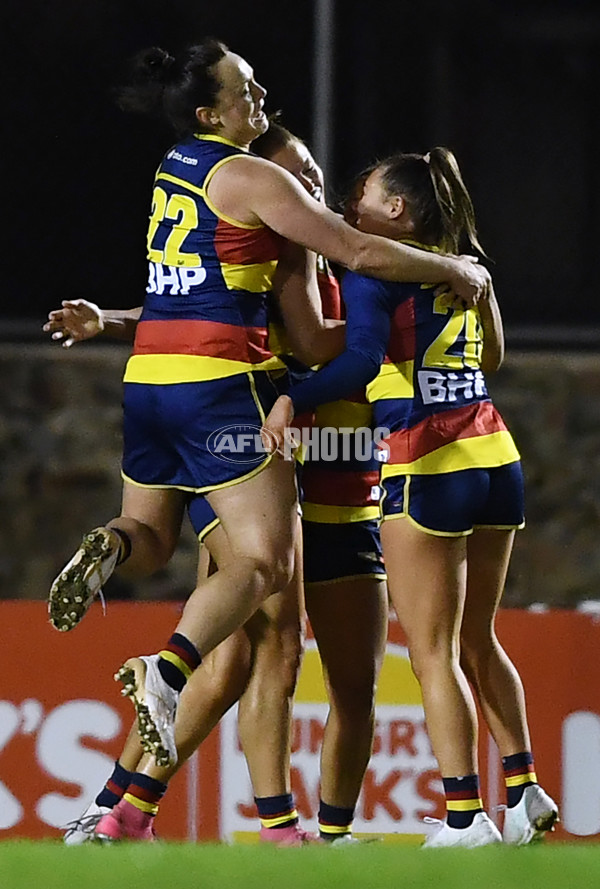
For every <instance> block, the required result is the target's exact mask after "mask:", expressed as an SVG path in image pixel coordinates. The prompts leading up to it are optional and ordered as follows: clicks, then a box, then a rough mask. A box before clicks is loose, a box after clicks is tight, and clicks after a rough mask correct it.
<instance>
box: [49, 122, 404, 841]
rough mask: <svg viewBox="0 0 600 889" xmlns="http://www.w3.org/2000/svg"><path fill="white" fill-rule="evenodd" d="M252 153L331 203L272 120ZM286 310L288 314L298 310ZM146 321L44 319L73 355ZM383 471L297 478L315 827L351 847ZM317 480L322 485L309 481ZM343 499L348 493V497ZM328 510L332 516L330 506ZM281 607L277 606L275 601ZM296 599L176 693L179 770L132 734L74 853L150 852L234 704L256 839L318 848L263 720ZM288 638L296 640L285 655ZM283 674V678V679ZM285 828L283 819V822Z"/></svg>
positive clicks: (121, 315)
mask: <svg viewBox="0 0 600 889" xmlns="http://www.w3.org/2000/svg"><path fill="white" fill-rule="evenodd" d="M253 150H254V151H255V152H256V153H258V154H259V155H260V156H261V157H267V158H270V159H271V160H273V161H274V162H275V163H277V164H279V165H280V166H282V167H283V168H284V169H287V170H289V171H290V172H291V173H292V175H294V176H295V177H296V178H297V179H298V180H299V181H300V182H301V183H302V184H303V186H304V188H306V190H307V191H308V192H309V193H310V194H311V195H312V196H313V197H314V198H316V199H317V200H322V199H323V190H324V189H323V180H322V173H321V170H320V169H319V168H318V166H317V165H316V163H315V161H314V159H313V158H312V156H311V154H310V152H309V150H308V148H307V147H306V145H305V144H304V143H303V142H302V141H301V140H300V139H299V138H298V137H296V136H294V135H293V134H292V133H290V132H289V130H287V129H285V128H284V127H283V126H281V125H280V124H279V123H276V122H274V121H271V122H270V127H269V130H268V132H267V134H265V135H264V136H262V137H260V138H259V139H257V140H256V143H255V144H254V146H253ZM317 278H318V285H319V295H320V300H321V305H322V312H323V314H324V315H325V317H326V318H328V319H331V320H332V321H333V323H334V324H335V323H337V319H339V318H340V316H341V305H340V294H339V287H338V284H337V281H336V280H335V278H334V277H333V275H331V272H330V271H329V270H328V267H327V265H326V263H324V262H323V261H321V262H320V263H319V270H318V274H317ZM288 303H292V305H291V307H290V306H288ZM297 305H298V300H297V299H293V300H292V299H290V298H289V297H288V299H287V302H286V299H285V296H284V297H283V299H282V295H281V294H278V301H277V306H274V307H273V308H274V309H277V312H278V313H279V314H281V313H283V315H284V316H285V327H282V326H281V325H276V326H277V331H275V326H274V325H270V339H272V338H273V336H275V337H276V338H278V339H279V341H280V343H281V346H282V348H283V343H284V341H285V340H286V339H288V340H289V339H290V337H289V329H290V328H291V327H293V326H294V325H295V326H306V323H305V321H304V319H303V318H302V317H297V316H296V315H294V311H296V312H297ZM140 311H141V310H140V309H132V310H124V311H119V310H116V311H115V310H108V311H105V312H103V311H101V310H100V309H98V307H96V306H93V305H92V304H90V303H87V302H85V301H83V300H77V301H70V302H69V301H68V302H65V303H64V304H63V308H62V309H61V310H58V311H55V312H51V313H50V318H49V322H48V324H47V325H46V328H45V329H46V330H48V331H50V332H53V336H54V338H55V339H59V340H60V339H62V341H63V344H66V345H71V344H72V343H73V342H76V341H79V340H81V339H87V338H89V337H90V336H93V335H96V334H97V333H99V332H101V331H102V330H104V332H105V333H109V334H110V333H112V334H113V335H115V334H117V335H118V334H127V335H129V336H130V337H131V338H133V334H134V329H135V324H136V323H137V320H138V319H139V315H140ZM291 339H292V340H293V339H294V337H293V335H292V337H291ZM283 357H284V360H286V361H289V362H290V364H291V365H292V366H294V367H296V368H297V369H300V368H301V367H302V373H303V374H306V373H307V372H308V369H307V368H305V367H303V366H301V365H299V364H298V362H297V361H294V360H292V359H291V357H287V356H285V355H284V356H283ZM361 402H364V398H361ZM358 406H359V407H360V412H361V416H362V417H363V420H364V422H368V421H369V412H370V409H368V406H367V405H366V404H362V403H361V404H360V405H358ZM334 407H335V410H336V416H337V417H338V419H340V421H341V422H342V423H343V425H344V426H345V427H348V428H350V426H351V424H352V422H353V418H354V414H355V411H356V407H357V405H356V404H353V403H352V402H350V403H349V404H348V411H349V416H347V417H346V416H345V415H344V413H343V411H344V405H343V403H338V404H337V405H335V406H334ZM376 468H377V464H373V462H372V461H371V462H367V463H365V462H364V461H362V462H358V463H357V462H356V461H351V462H350V463H348V464H347V463H346V462H345V461H344V460H343V459H340V460H338V461H337V462H336V463H334V464H332V463H330V462H328V463H326V464H322V465H319V464H316V465H313V464H310V463H308V464H307V465H305V466H304V469H303V475H304V481H305V483H306V484H307V490H308V491H309V492H312V498H313V499H316V500H317V501H318V500H319V496H318V493H319V491H323V485H324V484H326V486H327V490H328V497H326V498H325V499H327V501H328V503H327V504H321V503H319V502H316V503H307V502H305V503H304V509H305V511H306V512H307V514H311V509H312V510H313V512H312V516H313V519H314V518H316V521H309V520H308V519H306V518H305V519H304V520H303V526H304V535H305V536H307V537H308V538H309V540H308V542H307V545H306V546H305V547H304V577H305V582H306V607H307V611H308V615H309V617H310V619H311V622H312V624H313V629H314V633H315V638H316V641H317V645H318V648H319V652H320V655H321V658H322V660H323V663H324V666H325V675H326V684H327V687H328V692H329V698H330V712H329V716H328V719H327V724H326V727H325V732H324V737H323V742H322V752H321V802H320V809H319V829H320V835H321V838H322V839H323V840H324V841H327V840H328V841H332V842H337V843H339V842H343V841H346V842H348V841H350V840H351V831H352V818H353V815H354V809H355V806H356V801H357V799H358V795H359V792H360V788H361V785H362V780H363V777H364V772H365V769H366V767H367V763H368V760H369V756H370V752H371V745H372V738H373V729H374V692H375V684H376V680H377V675H378V672H379V669H380V666H381V663H382V659H383V653H384V648H385V639H386V628H387V591H386V586H385V582H384V581H385V573H384V568H383V564H382V559H381V548H380V543H379V534H378V529H377V528H376V523H375V521H374V518H373V516H374V514H376V513H377V505H376V503H375V501H373V482H374V481H375V482H376V481H377V477H378V472H377V471H375V470H376ZM358 470H360V471H358ZM374 471H375V476H376V478H375V479H374V478H373V474H374ZM311 477H312V478H315V477H316V478H315V481H314V482H313V481H311ZM347 489H349V490H350V491H351V492H352V496H351V497H349V495H348V493H347ZM332 499H333V500H334V501H335V502H336V504H337V505H331V501H332ZM187 508H188V512H189V516H190V519H191V521H192V524H193V526H194V528H195V530H196V533H197V535H198V537H199V540H200V542H201V544H202V543H204V544H205V546H204V547H202V551H203V552H206V551H207V550H208V551H210V553H211V556H212V557H213V560H214V561H215V563H216V564H220V563H221V562H222V561H223V560H224V559H226V558H228V557H230V554H229V553H228V552H227V547H226V542H225V541H224V540H223V535H222V532H221V531H220V530H219V527H218V520H217V518H216V515H215V513H214V512H213V511H212V509H211V508H210V505H209V504H208V502H207V500H206V498H205V497H202V496H200V495H192V496H191V497H190V498H189V501H188V504H187ZM332 519H333V521H332ZM328 520H329V521H328ZM341 520H342V521H341ZM172 533H173V534H174V533H175V531H173V532H172ZM202 561H203V562H204V561H205V559H203V560H202ZM202 576H205V566H204V567H203V568H201V570H200V577H202ZM278 598H280V597H270V599H269V602H271V603H272V602H274V601H276V600H277V599H278ZM288 600H289V605H288V606H287V607H286V606H285V600H284V599H281V605H280V607H279V608H278V610H277V611H275V612H274V613H273V609H272V608H271V609H269V612H267V613H265V612H264V609H262V608H261V609H259V612H257V615H255V617H253V618H252V619H251V620H250V622H249V623H248V624H247V625H246V626H245V628H244V630H240V631H237V632H236V633H234V634H233V635H232V636H231V637H230V638H229V639H227V640H226V641H225V642H224V643H222V644H221V645H220V646H218V647H217V649H215V651H214V652H213V653H212V654H211V655H210V656H209V657H208V658H207V659H205V661H204V664H203V669H202V670H199V671H196V672H195V673H194V674H193V675H192V677H191V679H190V681H189V682H188V684H187V685H186V688H185V690H184V692H183V694H182V698H181V704H180V707H179V711H178V716H177V719H176V724H175V743H176V747H177V764H175V765H158V764H157V763H156V761H155V760H154V758H153V757H151V756H145V757H143V758H142V751H141V748H140V745H139V741H138V738H137V733H136V732H132V733H131V734H130V736H129V737H128V739H127V742H126V744H125V747H124V749H123V752H122V754H121V756H120V757H119V760H118V761H117V762H116V763H115V768H114V770H113V772H112V774H111V775H110V777H109V779H108V781H107V782H106V785H105V787H104V788H103V789H102V790H101V792H100V793H99V794H98V796H97V797H96V799H95V801H94V802H93V803H92V804H91V805H90V806H89V807H88V809H87V810H86V812H85V813H84V815H83V816H82V818H80V819H78V821H76V822H74V823H73V824H72V825H71V827H70V828H69V829H68V830H67V833H66V835H65V841H66V842H67V843H68V844H77V843H80V842H83V841H85V840H86V839H88V838H89V837H90V835H93V834H94V833H96V835H98V834H99V835H101V836H102V837H104V838H106V839H109V838H112V839H118V838H125V837H126V838H128V839H137V840H142V841H143V840H146V841H152V840H153V838H154V828H153V824H154V817H155V815H156V814H157V812H158V808H159V804H160V799H161V798H162V795H163V794H164V793H165V792H166V787H167V784H168V782H169V780H170V779H171V777H172V776H173V775H174V774H175V772H176V771H177V770H178V769H179V767H180V766H181V764H183V762H184V761H185V760H186V759H187V758H188V757H189V755H190V754H191V753H192V752H193V750H194V749H196V746H197V745H198V744H199V743H201V742H202V740H203V739H204V738H205V737H206V736H207V734H208V733H209V731H210V730H211V729H212V727H213V726H214V725H215V724H216V722H217V721H218V720H219V718H220V717H221V715H222V714H223V713H224V712H225V711H226V710H227V709H228V707H229V706H231V704H232V703H233V702H234V701H235V700H236V699H237V698H239V697H240V695H241V703H240V723H239V731H240V737H241V740H242V746H243V749H244V752H245V754H246V757H247V760H248V765H249V769H250V774H251V778H252V781H253V785H254V788H255V793H256V794H257V799H256V802H257V806H258V808H259V814H260V815H261V823H262V828H261V837H262V839H263V840H268V841H271V842H277V844H278V845H279V844H283V843H285V844H298V845H299V844H301V843H303V842H307V841H308V840H309V839H310V835H308V834H306V833H305V832H303V831H302V830H301V829H300V828H299V827H298V826H297V825H292V824H290V825H288V826H286V825H285V819H283V818H281V813H282V807H284V808H285V807H287V810H289V813H290V815H291V813H293V811H294V803H293V798H292V797H291V794H289V790H290V785H289V749H288V745H287V744H286V745H285V748H282V747H281V746H279V747H278V745H277V744H276V743H274V742H273V741H271V742H270V743H269V744H265V743H264V739H265V735H266V734H267V733H268V732H269V730H271V733H272V734H274V738H277V737H279V736H280V735H281V734H282V732H279V731H278V732H273V731H272V729H273V725H269V724H268V720H267V719H266V718H265V717H266V716H268V713H266V712H265V706H264V700H265V697H266V696H268V697H273V695H274V694H275V697H274V706H277V702H278V701H279V709H280V714H281V716H280V719H281V723H282V727H283V725H285V723H286V720H287V719H289V715H290V711H289V705H288V702H287V697H286V693H285V689H284V686H283V685H282V683H281V681H280V680H279V676H280V674H281V673H282V667H284V665H285V663H286V661H288V660H290V658H289V655H288V654H286V652H287V650H288V649H289V647H290V646H289V642H290V640H291V639H292V638H295V631H294V628H295V626H296V623H295V621H294V617H293V614H294V608H293V604H294V602H295V601H296V598H295V597H294V592H293V591H290V594H288ZM277 615H279V617H277ZM284 618H285V619H284ZM282 619H284V620H282ZM271 624H272V625H273V629H276V628H279V633H280V634H281V637H282V638H281V641H280V643H279V647H278V646H277V643H276V640H275V639H274V640H273V642H274V644H273V645H271V646H270V648H271V649H272V650H273V655H272V657H277V656H279V661H273V662H272V663H269V661H268V660H267V659H266V658H265V655H264V653H261V650H264V649H265V645H264V639H263V640H262V643H261V644H260V645H259V644H257V643H258V641H259V640H260V639H261V636H264V635H265V628H266V627H269V626H270V625H271ZM270 632H271V634H273V633H272V630H270ZM286 636H287V637H288V642H287V643H285V644H282V643H283V641H284V640H285V638H286ZM268 649H269V647H268V646H267V650H268ZM350 649H352V650H353V651H354V657H353V658H352V659H348V658H347V657H346V652H347V651H348V650H350ZM257 652H258V653H259V654H258V656H257ZM250 664H252V667H251V666H250ZM283 672H284V674H285V670H284V671H283ZM249 677H250V684H249V686H248V687H247V688H246V685H247V683H248V680H249ZM271 709H273V708H271ZM271 723H272V718H271ZM273 806H276V807H277V809H278V811H277V815H279V816H280V817H279V819H278V820H279V822H280V823H279V824H278V825H277V826H275V827H268V826H267V825H268V823H269V822H270V821H272V820H274V819H273V818H269V813H268V811H267V810H270V809H271V808H272V807H273ZM104 816H108V817H104ZM291 820H293V819H292V818H291V817H288V819H287V821H288V822H289V821H291ZM98 822H100V823H98Z"/></svg>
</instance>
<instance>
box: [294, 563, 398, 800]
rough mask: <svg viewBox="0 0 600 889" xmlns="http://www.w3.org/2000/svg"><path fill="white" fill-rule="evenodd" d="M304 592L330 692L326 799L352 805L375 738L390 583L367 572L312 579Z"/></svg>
mask: <svg viewBox="0 0 600 889" xmlns="http://www.w3.org/2000/svg"><path fill="white" fill-rule="evenodd" d="M305 595H306V609H307V612H308V616H309V619H310V622H311V626H312V628H313V632H314V634H315V639H316V642H317V645H318V648H319V654H320V656H321V661H322V663H323V667H324V672H325V681H326V684H327V691H328V695H329V714H328V716H327V724H326V726H325V734H324V736H323V745H322V747H321V799H323V800H324V801H325V802H326V803H328V804H329V805H331V806H340V807H342V808H353V807H354V806H355V805H356V801H357V799H358V795H359V793H360V788H361V786H362V782H363V778H364V775H365V771H366V768H367V765H368V763H369V758H370V756H371V747H372V744H373V729H374V724H375V688H376V683H377V677H378V675H379V671H380V669H381V664H382V662H383V656H384V653H385V643H386V637H387V617H388V608H387V588H386V584H385V582H383V581H381V580H375V579H373V578H366V577H365V578H361V579H353V580H345V581H340V582H339V583H329V584H326V583H325V584H317V583H312V584H310V585H309V586H308V587H307V588H306V593H305Z"/></svg>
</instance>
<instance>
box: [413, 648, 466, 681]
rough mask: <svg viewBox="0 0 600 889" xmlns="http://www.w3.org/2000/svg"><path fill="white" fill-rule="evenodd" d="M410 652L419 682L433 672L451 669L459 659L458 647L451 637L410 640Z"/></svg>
mask: <svg viewBox="0 0 600 889" xmlns="http://www.w3.org/2000/svg"><path fill="white" fill-rule="evenodd" d="M408 652H409V658H410V664H411V667H412V671H413V673H414V674H415V676H416V678H417V679H418V681H419V682H422V681H423V680H425V679H427V677H428V676H430V675H432V674H438V673H439V672H440V671H444V672H446V671H448V670H451V669H452V668H453V667H454V665H455V664H456V663H458V660H459V653H458V647H457V646H454V645H453V644H452V640H449V639H439V638H428V639H418V640H414V641H413V642H412V643H411V642H409V646H408Z"/></svg>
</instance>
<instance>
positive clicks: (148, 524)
mask: <svg viewBox="0 0 600 889" xmlns="http://www.w3.org/2000/svg"><path fill="white" fill-rule="evenodd" d="M184 508H185V495H184V493H183V492H182V491H176V490H173V489H169V490H161V489H159V488H141V487H139V486H137V485H132V484H131V483H130V482H127V481H126V482H124V483H123V499H122V504H121V515H120V516H119V517H118V518H115V519H111V521H110V522H108V523H107V524H106V527H107V528H114V529H118V530H121V531H124V532H125V533H126V534H127V536H128V537H129V539H130V541H131V554H130V556H129V558H128V559H127V561H126V562H125V563H124V564H123V565H122V566H121V567H120V568H119V569H118V570H119V573H120V574H122V576H124V577H133V578H139V577H146V576H149V575H151V574H154V573H155V572H156V571H159V570H160V569H161V568H163V567H164V566H165V565H166V564H167V562H168V561H169V559H170V558H171V556H172V555H173V553H174V551H175V547H176V546H177V541H178V540H179V534H180V532H181V521H182V518H183V511H184Z"/></svg>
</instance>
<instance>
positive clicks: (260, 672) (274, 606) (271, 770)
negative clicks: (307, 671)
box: [238, 531, 303, 797]
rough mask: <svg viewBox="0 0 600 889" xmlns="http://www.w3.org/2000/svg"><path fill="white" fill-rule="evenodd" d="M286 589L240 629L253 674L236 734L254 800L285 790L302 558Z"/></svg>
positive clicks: (298, 654) (296, 662)
mask: <svg viewBox="0 0 600 889" xmlns="http://www.w3.org/2000/svg"><path fill="white" fill-rule="evenodd" d="M301 540H302V538H301V531H299V535H298V543H297V556H296V563H295V564H296V568H295V571H294V576H293V577H292V580H291V581H290V583H289V584H288V586H287V588H286V589H285V590H284V591H283V592H281V593H276V594H275V595H273V596H270V597H269V598H268V599H267V600H266V601H265V602H264V603H263V604H262V606H261V607H260V608H259V609H258V611H257V612H256V613H255V614H254V615H253V616H252V617H251V618H250V620H249V621H248V623H247V624H246V625H245V629H246V632H247V633H248V635H249V637H250V640H251V643H252V649H253V655H254V658H253V664H252V673H251V676H250V680H249V682H248V686H247V688H246V690H245V692H244V694H243V695H242V698H241V700H240V706H239V715H238V730H239V735H240V741H241V743H242V748H243V750H244V754H245V756H246V761H247V763H248V770H249V772H250V778H251V781H252V786H253V789H254V795H255V796H257V797H268V796H279V795H281V794H284V793H289V792H290V734H291V723H292V709H293V698H294V691H295V688H296V681H297V678H298V672H299V669H300V661H301V657H302V635H303V633H302V630H303V627H302V620H301V606H302V554H301Z"/></svg>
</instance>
